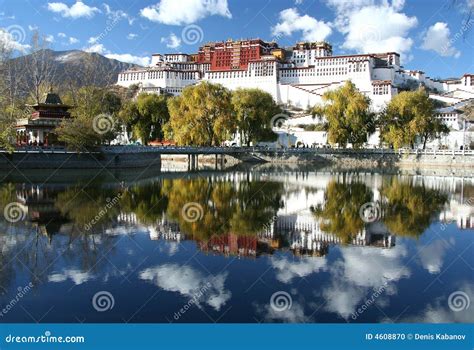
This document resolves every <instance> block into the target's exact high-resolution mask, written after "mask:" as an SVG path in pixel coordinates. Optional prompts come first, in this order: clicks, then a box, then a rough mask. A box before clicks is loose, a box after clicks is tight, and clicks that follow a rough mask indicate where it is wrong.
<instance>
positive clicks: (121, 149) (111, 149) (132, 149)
mask: <svg viewBox="0 0 474 350" xmlns="http://www.w3.org/2000/svg"><path fill="white" fill-rule="evenodd" d="M100 150H101V151H102V152H106V153H149V152H152V153H164V154H183V155H184V154H240V153H267V152H268V153H277V154H304V153H306V154H308V153H310V154H354V155H355V154H379V155H384V154H387V155H388V154H391V155H431V156H469V157H473V156H474V150H435V149H425V150H422V149H399V150H393V149H383V148H362V149H351V148H280V149H275V148H268V147H198V146H138V145H137V146H135V145H133V146H102V147H101V149H100ZM4 152H5V151H2V150H0V153H4ZM15 152H16V153H77V152H74V151H68V150H67V149H66V148H65V147H57V146H55V147H44V146H43V147H38V146H24V147H18V148H16V149H15ZM94 153H95V152H94Z"/></svg>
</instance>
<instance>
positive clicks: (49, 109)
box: [16, 91, 71, 146]
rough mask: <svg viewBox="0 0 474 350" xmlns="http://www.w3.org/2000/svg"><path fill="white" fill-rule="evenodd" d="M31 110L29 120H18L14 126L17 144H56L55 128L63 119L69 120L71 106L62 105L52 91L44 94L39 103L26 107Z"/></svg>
mask: <svg viewBox="0 0 474 350" xmlns="http://www.w3.org/2000/svg"><path fill="white" fill-rule="evenodd" d="M28 106H29V107H32V108H33V113H31V116H30V117H29V118H25V119H21V120H18V122H17V125H16V135H17V144H19V145H38V146H43V145H44V146H48V145H53V144H56V143H57V135H56V133H55V128H56V127H57V126H59V124H60V123H61V121H62V120H63V119H64V118H70V117H71V114H70V113H69V109H70V108H71V106H68V105H65V104H63V103H62V101H61V98H60V97H59V95H58V94H56V93H53V92H52V91H50V92H48V93H46V94H44V96H43V98H42V99H41V101H40V102H39V103H36V104H34V105H28Z"/></svg>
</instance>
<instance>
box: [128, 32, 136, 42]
mask: <svg viewBox="0 0 474 350" xmlns="http://www.w3.org/2000/svg"><path fill="white" fill-rule="evenodd" d="M136 38H138V35H137V34H135V33H130V34H128V35H127V39H128V40H135V39H136Z"/></svg>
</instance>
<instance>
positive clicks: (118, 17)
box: [104, 4, 135, 25]
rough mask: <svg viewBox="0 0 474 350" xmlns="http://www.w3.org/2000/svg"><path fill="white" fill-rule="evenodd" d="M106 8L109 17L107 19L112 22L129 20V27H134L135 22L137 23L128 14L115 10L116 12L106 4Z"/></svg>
mask: <svg viewBox="0 0 474 350" xmlns="http://www.w3.org/2000/svg"><path fill="white" fill-rule="evenodd" d="M104 8H105V15H106V16H107V18H109V19H111V20H112V22H118V21H120V20H122V19H125V20H127V22H128V24H129V25H132V24H133V22H135V19H134V18H133V17H131V16H130V15H129V14H128V13H126V12H124V11H122V10H115V11H114V10H112V8H111V7H110V6H109V5H107V4H104Z"/></svg>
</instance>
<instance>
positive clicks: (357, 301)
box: [0, 168, 474, 323]
mask: <svg viewBox="0 0 474 350" xmlns="http://www.w3.org/2000/svg"><path fill="white" fill-rule="evenodd" d="M105 172H107V171H105ZM30 175H31V176H29V175H26V176H21V175H18V174H17V175H15V176H13V175H12V174H4V175H3V176H1V177H0V178H3V181H2V182H1V184H0V209H1V210H2V213H3V215H1V216H0V221H1V222H0V249H1V251H0V266H1V271H0V287H1V288H0V291H1V296H0V306H1V307H2V308H3V310H0V321H1V322H42V323H46V322H74V323H76V322H165V323H167V322H177V323H180V322H205V323H209V322H211V323H213V322H341V323H344V322H473V321H474V317H473V314H474V313H472V305H470V308H468V306H469V303H471V302H474V254H473V252H474V247H473V243H474V231H473V229H472V228H473V227H474V180H473V178H472V177H461V176H456V175H455V174H453V175H450V176H440V175H437V174H436V172H434V171H432V172H431V173H430V174H429V175H423V176H421V175H416V176H414V175H403V174H395V175H390V174H381V173H369V172H351V171H344V172H341V171H339V172H337V171H333V170H331V169H327V170H318V169H305V170H304V171H303V170H301V171H283V170H278V171H276V170H270V169H269V170H265V169H261V170H258V168H257V169H254V170H246V171H234V172H198V173H161V174H160V173H158V174H148V175H146V176H140V179H137V180H135V179H134V176H130V175H129V176H127V177H125V178H120V177H119V176H117V175H116V174H115V173H114V174H109V173H107V174H98V175H97V176H95V175H94V176H89V177H84V178H82V179H78V180H77V181H66V180H64V178H67V177H63V178H61V177H59V178H58V177H54V176H50V175H53V174H50V175H46V174H43V175H41V174H40V173H35V174H34V175H35V176H33V175H32V174H31V173H30ZM69 178H71V177H69Z"/></svg>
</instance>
